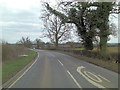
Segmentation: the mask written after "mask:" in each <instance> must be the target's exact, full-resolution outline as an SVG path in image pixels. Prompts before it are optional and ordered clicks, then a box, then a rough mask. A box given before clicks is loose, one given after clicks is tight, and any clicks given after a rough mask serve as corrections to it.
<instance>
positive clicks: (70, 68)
mask: <svg viewBox="0 0 120 90" xmlns="http://www.w3.org/2000/svg"><path fill="white" fill-rule="evenodd" d="M37 52H38V53H39V57H38V59H36V62H35V63H34V64H33V65H32V66H31V68H30V69H29V70H28V71H27V72H25V73H24V75H23V76H22V77H21V78H20V79H19V80H17V81H16V82H15V83H14V84H13V85H12V87H11V88H118V74H117V73H115V72H112V71H109V70H107V69H104V68H101V67H98V66H96V65H93V64H90V63H87V62H85V61H82V60H79V59H77V58H74V57H72V56H69V55H65V54H61V53H57V52H53V51H46V50H37Z"/></svg>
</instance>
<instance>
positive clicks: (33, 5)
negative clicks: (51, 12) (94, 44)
mask: <svg viewBox="0 0 120 90" xmlns="http://www.w3.org/2000/svg"><path fill="white" fill-rule="evenodd" d="M46 1H50V2H51V4H53V5H54V4H55V0H46ZM41 12H42V5H41V0H0V31H2V40H5V41H7V42H9V43H15V42H17V41H18V40H20V39H21V37H22V36H23V37H27V36H29V38H30V39H31V40H34V39H35V38H39V37H40V36H41V35H42V34H43V32H42V31H43V28H42V27H43V22H42V21H41V20H40V19H39V17H40V15H41ZM112 22H114V23H115V24H116V25H117V24H118V18H113V19H112ZM41 39H42V40H43V41H44V42H48V41H49V39H48V38H41ZM72 41H77V39H76V37H73V38H72ZM117 42H118V37H111V40H110V41H109V43H117Z"/></svg>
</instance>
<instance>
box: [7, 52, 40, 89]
mask: <svg viewBox="0 0 120 90" xmlns="http://www.w3.org/2000/svg"><path fill="white" fill-rule="evenodd" d="M38 57H39V53H38ZM38 57H37V58H36V60H35V61H34V62H33V64H32V65H31V66H30V67H29V68H27V70H26V71H25V72H24V73H23V74H22V75H21V76H20V77H19V78H18V79H17V80H16V81H14V82H13V83H12V84H11V85H10V86H9V87H8V88H11V87H12V86H13V85H14V84H15V83H17V81H18V80H20V79H21V78H22V77H23V76H24V75H25V74H26V73H27V72H28V71H29V70H30V68H31V67H32V66H33V65H34V64H35V63H36V61H37V60H38Z"/></svg>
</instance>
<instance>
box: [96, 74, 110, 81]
mask: <svg viewBox="0 0 120 90" xmlns="http://www.w3.org/2000/svg"><path fill="white" fill-rule="evenodd" d="M98 76H99V77H101V78H102V79H104V80H106V81H107V82H111V81H109V80H108V79H106V78H104V77H103V76H101V75H98Z"/></svg>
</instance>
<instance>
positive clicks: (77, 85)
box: [67, 70, 82, 88]
mask: <svg viewBox="0 0 120 90" xmlns="http://www.w3.org/2000/svg"><path fill="white" fill-rule="evenodd" d="M67 73H68V74H69V75H70V76H71V78H72V79H73V81H74V82H75V83H76V85H77V86H78V87H79V88H82V87H81V86H80V84H79V83H78V82H77V81H76V79H75V78H74V77H73V75H72V74H71V73H70V72H69V71H68V70H67Z"/></svg>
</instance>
